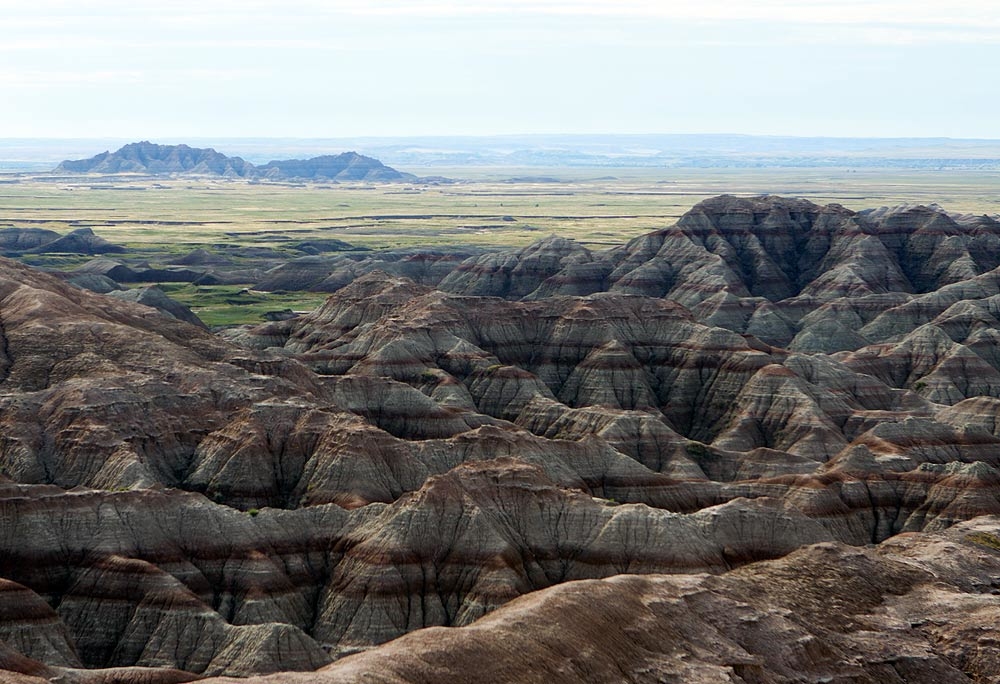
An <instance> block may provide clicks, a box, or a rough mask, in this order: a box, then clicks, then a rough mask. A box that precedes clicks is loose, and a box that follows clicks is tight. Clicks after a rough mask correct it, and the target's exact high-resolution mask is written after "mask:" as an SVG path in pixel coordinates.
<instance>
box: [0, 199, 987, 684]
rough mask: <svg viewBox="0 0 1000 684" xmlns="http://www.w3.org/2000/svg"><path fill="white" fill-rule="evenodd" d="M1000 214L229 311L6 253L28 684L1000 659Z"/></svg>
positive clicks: (372, 281)
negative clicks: (109, 286)
mask: <svg viewBox="0 0 1000 684" xmlns="http://www.w3.org/2000/svg"><path fill="white" fill-rule="evenodd" d="M996 227H997V224H996V222H995V221H993V220H992V219H990V218H988V217H979V218H970V217H954V216H951V215H948V214H947V213H945V212H943V211H942V210H940V209H937V208H933V207H932V208H926V207H906V208H902V209H898V210H893V211H890V210H878V211H871V212H860V213H854V212H851V211H848V210H846V209H844V208H842V207H838V206H828V207H818V206H816V205H813V204H810V203H808V202H805V201H801V200H786V199H781V198H772V197H768V198H751V199H737V198H732V197H723V198H717V199H714V200H709V201H707V202H704V203H702V204H701V205H699V206H698V207H696V208H695V209H694V210H692V212H691V213H689V214H688V215H686V216H685V217H683V218H682V219H681V220H680V221H679V222H678V223H677V225H676V226H672V227H669V228H666V229H663V230H661V231H658V232H656V233H653V234H650V235H648V236H645V237H643V238H639V239H637V240H633V241H632V242H630V243H628V244H627V245H625V246H622V247H620V248H617V249H612V250H610V251H608V252H592V251H590V250H587V249H585V248H583V247H581V246H579V245H575V244H573V243H572V242H570V241H567V240H562V239H559V238H549V239H546V240H544V241H542V242H540V243H538V244H536V245H533V246H531V247H529V248H526V249H521V250H512V251H510V252H509V253H490V254H485V255H484V254H481V253H476V254H469V255H467V257H468V258H465V259H464V260H462V259H456V258H445V257H447V256H448V255H446V254H442V260H441V263H440V264H438V262H434V264H428V263H423V264H414V265H413V266H412V268H413V270H414V273H413V274H411V275H412V277H410V275H408V274H407V273H404V272H403V271H401V270H396V269H392V272H386V271H384V270H381V271H372V270H370V269H359V270H357V271H350V269H347V268H346V266H345V269H346V270H343V271H341V272H340V274H339V276H338V278H340V280H339V281H338V284H337V286H336V287H332V286H331V287H330V289H331V290H335V291H334V292H333V294H331V295H330V296H329V298H328V299H327V300H326V302H325V303H324V304H323V305H322V306H321V307H319V308H318V309H316V310H315V311H313V312H312V313H310V314H307V315H303V316H298V317H295V318H291V319H288V320H282V321H275V322H271V323H267V324H265V325H260V326H254V327H245V328H237V329H230V330H228V331H226V332H225V333H224V334H222V335H212V334H210V333H209V332H208V331H206V330H204V329H203V328H200V327H197V326H195V325H191V324H189V323H186V322H184V321H182V320H178V318H177V317H173V316H171V315H167V314H165V313H164V312H162V311H160V310H159V309H157V308H155V306H156V301H155V297H154V298H152V299H151V298H141V297H140V298H137V300H136V301H134V302H130V301H125V300H123V299H121V298H114V297H110V296H105V295H100V294H96V293H93V292H89V291H85V290H83V289H80V288H78V287H74V286H73V285H71V284H69V283H67V282H65V281H63V280H61V279H59V278H56V277H54V276H50V275H45V274H42V273H39V272H37V271H34V270H32V269H29V268H27V267H24V266H21V265H18V264H16V263H14V262H11V261H7V260H0V330H2V336H0V468H2V477H0V680H3V681H11V682H18V683H22V682H23V683H25V684H26V683H28V682H31V684H41V683H42V682H44V681H66V682H81V683H88V684H89V683H95V684H96V683H98V682H136V683H139V682H150V683H156V682H163V683H168V682H170V683H172V682H184V681H193V680H196V679H203V678H211V679H209V681H213V682H221V681H232V680H223V679H216V678H220V677H247V676H254V677H256V676H258V675H271V678H270V679H263V680H259V681H262V682H263V681H268V682H298V681H302V682H306V681H320V682H331V683H333V682H361V681H379V682H414V683H416V682H447V681H455V682H465V681H483V682H486V681H490V682H524V681H539V682H541V681H546V682H549V681H555V682H561V681H566V682H574V681H582V680H585V681H598V682H600V681H608V682H611V681H623V680H624V681H637V682H646V681H649V682H654V681H655V682H663V681H666V682H720V681H731V682H791V681H855V682H996V681H1000V660H998V658H997V654H996V649H995V645H996V643H997V639H998V638H1000V633H998V627H997V624H998V620H997V618H998V617H1000V598H998V597H1000V517H998V516H1000V419H998V416H1000V352H998V351H997V345H996V337H997V335H1000V305H998V303H997V301H1000V276H997V273H996V271H997V270H998V264H1000V242H998V240H1000V233H998V231H997V230H996ZM342 256H343V255H338V258H340V257H342ZM452 256H453V254H452ZM210 257H211V255H208V256H207V257H206V255H204V254H198V255H193V257H192V259H190V261H193V262H199V263H204V262H205V261H206V259H209V258H210ZM311 258H314V257H311ZM343 258H345V259H348V260H350V258H349V257H346V256H343ZM363 260H381V261H382V262H383V263H387V264H398V263H400V261H402V260H398V259H396V260H393V259H392V258H389V257H384V256H382V257H380V255H376V254H368V255H359V257H358V260H357V261H352V263H355V264H357V263H361V262H362V261H363ZM368 263H370V262H368ZM324 268H325V267H324ZM398 268H402V267H398ZM407 268H409V267H407ZM421 269H422V270H421ZM321 271H323V268H317V269H316V272H317V273H320V272H321ZM81 275H84V274H77V276H78V277H79V276H81ZM85 275H87V276H88V277H90V278H91V279H94V278H97V277H99V274H97V273H93V272H92V273H88V274H85ZM272 275H274V276H275V277H278V276H279V275H280V274H278V273H275V274H272ZM328 276H329V274H327V275H323V276H322V277H323V278H327V277H328ZM153 294H155V293H153ZM118 297H121V295H118ZM144 301H147V302H149V303H151V304H153V305H154V307H150V306H144V305H143V302H144ZM161 304H162V302H161ZM295 672H299V673H301V674H294V673H295ZM251 681H257V680H251Z"/></svg>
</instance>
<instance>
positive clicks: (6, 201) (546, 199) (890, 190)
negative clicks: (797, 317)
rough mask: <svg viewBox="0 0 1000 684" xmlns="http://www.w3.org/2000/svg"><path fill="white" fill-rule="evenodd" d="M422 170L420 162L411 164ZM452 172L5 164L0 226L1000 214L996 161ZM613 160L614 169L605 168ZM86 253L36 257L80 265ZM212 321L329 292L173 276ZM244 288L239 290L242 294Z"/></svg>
mask: <svg viewBox="0 0 1000 684" xmlns="http://www.w3.org/2000/svg"><path fill="white" fill-rule="evenodd" d="M413 171H415V172H416V173H418V174H420V173H421V170H420V169H415V170H413ZM425 172H426V173H428V174H430V173H433V174H435V175H445V176H451V177H454V178H459V177H460V178H461V179H462V180H461V181H459V182H454V183H447V184H386V185H368V184H361V183H358V184H322V183H320V184H277V183H260V184H251V183H247V182H246V181H228V180H210V179H183V180H156V181H152V180H149V179H140V178H134V179H133V178H127V177H118V178H115V179H111V180H109V179H106V178H100V177H92V178H91V177H82V178H74V179H69V178H60V179H55V178H52V177H47V176H31V175H20V176H17V175H7V176H0V228H3V227H8V226H18V227H28V226H34V227H40V228H48V229H51V230H55V231H57V232H59V233H65V232H68V231H70V230H73V229H76V228H80V227H85V226H86V227H90V228H92V229H93V230H94V232H95V233H97V234H98V235H100V236H101V237H103V238H105V239H107V240H109V241H111V242H113V243H116V244H121V245H124V246H126V247H128V248H129V250H130V252H133V253H139V254H142V255H143V256H144V257H145V258H148V259H149V260H150V261H151V262H153V263H158V262H160V263H163V262H165V261H166V260H167V258H168V257H169V256H175V255H178V254H182V253H187V252H189V251H191V250H192V249H194V248H196V247H213V246H262V247H264V246H266V247H271V248H276V249H278V250H282V251H287V253H288V255H289V257H294V256H300V255H301V253H300V252H297V251H295V250H294V249H291V247H292V246H293V245H295V244H296V243H299V242H302V241H305V240H310V239H317V238H337V239H340V240H344V241H346V242H348V243H351V244H353V245H357V246H362V247H369V248H372V249H382V248H392V247H413V246H435V245H459V244H473V245H482V246H497V247H499V246H504V247H511V246H520V245H527V244H529V243H531V242H533V241H535V240H538V239H540V238H542V237H545V236H547V235H551V234H556V235H561V236H565V237H570V238H573V239H575V240H578V241H579V242H581V243H583V244H585V245H587V246H588V247H591V248H595V249H601V248H606V247H610V246H613V245H618V244H621V243H623V242H625V241H626V240H628V239H629V238H632V237H635V236H637V235H641V234H643V233H647V232H649V231H652V230H656V229H659V228H662V227H664V226H667V225H670V224H671V223H673V222H674V221H676V219H677V218H678V217H679V216H681V215H682V214H683V213H684V212H686V211H687V210H688V209H690V208H691V207H692V206H693V205H694V204H696V203H697V202H699V201H701V200H703V199H705V198H707V197H712V196H715V195H719V194H723V193H730V194H737V195H756V194H779V195H787V196H796V197H805V198H807V199H810V200H812V201H814V202H817V203H828V202H838V203H840V204H843V205H844V206H846V207H848V208H852V209H864V208H871V207H879V206H884V205H890V206H891V205H898V204H902V203H924V204H929V203H937V204H940V205H941V206H943V207H944V208H946V209H947V210H949V211H955V212H962V213H977V214H982V213H985V214H1000V193H998V192H997V188H1000V173H998V172H996V171H985V170H984V171H981V172H970V171H929V170H922V171H905V172H904V171H896V170H892V171H880V170H873V169H858V170H852V169H704V170H699V169H683V170H678V169H607V168H603V169H584V168H574V169H566V168H560V169H538V168H532V169H512V168H502V169H498V168H481V169H478V168H468V167H463V168H461V169H455V170H443V169H439V168H436V169H433V171H431V170H426V171H425ZM609 173H613V174H614V175H613V176H609V175H608V174H609ZM86 260H87V257H82V256H81V257H76V256H60V255H44V256H39V257H32V258H31V259H30V263H33V264H35V265H40V266H45V267H49V268H63V269H65V268H72V267H74V266H77V265H79V264H81V263H82V262H84V261H86ZM169 289H170V290H171V292H170V294H171V296H173V297H175V298H176V299H178V300H180V301H183V302H185V303H187V304H189V305H192V306H193V308H194V309H195V311H196V312H197V313H198V314H199V315H201V316H202V317H203V319H205V320H206V322H209V323H210V324H215V325H223V324H232V323H240V322H249V321H253V320H260V319H259V316H260V313H261V312H263V311H268V310H274V309H281V308H286V307H288V308H293V309H296V310H299V309H303V308H309V307H311V306H315V304H316V303H318V302H319V301H322V296H316V295H308V294H305V293H300V294H299V295H267V296H263V295H261V296H259V297H258V300H256V301H249V300H248V298H247V295H239V294H238V290H239V289H240V288H236V290H235V291H229V289H226V288H211V287H209V288H196V287H193V286H184V287H177V286H170V288H169ZM241 297H242V299H241Z"/></svg>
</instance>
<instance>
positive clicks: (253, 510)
mask: <svg viewBox="0 0 1000 684" xmlns="http://www.w3.org/2000/svg"><path fill="white" fill-rule="evenodd" d="M259 513H260V510H259V509H256V508H251V509H250V510H248V511H247V515H249V516H250V517H251V518H256V517H257V514H259Z"/></svg>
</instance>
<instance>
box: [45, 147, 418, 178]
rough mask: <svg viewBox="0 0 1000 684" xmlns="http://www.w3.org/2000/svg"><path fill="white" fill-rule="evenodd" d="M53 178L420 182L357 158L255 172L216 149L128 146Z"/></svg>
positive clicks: (294, 162)
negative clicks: (76, 175) (115, 176)
mask: <svg viewBox="0 0 1000 684" xmlns="http://www.w3.org/2000/svg"><path fill="white" fill-rule="evenodd" d="M53 173H101V174H117V173H140V174H146V175H153V176H161V175H175V174H182V175H202V176H220V177H223V178H247V179H256V178H266V179H269V180H292V179H302V180H324V181H380V182H381V181H400V180H414V179H415V178H416V176H413V175H412V174H408V173H402V172H400V171H397V170H396V169H393V168H391V167H389V166H386V165H385V164H383V163H382V162H380V161H379V160H377V159H372V158H371V157H366V156H364V155H361V154H358V153H357V152H344V153H343V154H338V155H323V156H319V157H313V158H312V159H284V160H276V161H269V162H268V163H267V164H264V165H263V166H259V167H258V166H254V165H253V164H251V163H250V162H248V161H246V160H245V159H243V158H241V157H227V156H226V155H224V154H222V153H221V152H217V151H216V150H214V149H212V148H210V147H209V148H197V147H189V146H187V145H157V144H155V143H151V142H149V141H145V140H144V141H142V142H137V143H129V144H128V145H125V146H124V147H122V148H121V149H119V150H117V151H116V152H102V153H101V154H98V155H95V156H93V157H90V158H89V159H77V160H69V159H67V160H66V161H64V162H62V163H61V164H59V166H57V167H56V168H55V169H54V170H53Z"/></svg>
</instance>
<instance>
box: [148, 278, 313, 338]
mask: <svg viewBox="0 0 1000 684" xmlns="http://www.w3.org/2000/svg"><path fill="white" fill-rule="evenodd" d="M159 287H160V289H161V290H163V291H164V292H166V293H167V295H169V296H170V297H171V298H173V299H176V300H177V301H179V302H181V303H182V304H186V305H187V306H189V307H191V310H192V311H193V312H194V313H195V315H197V316H198V318H200V319H201V320H202V321H204V322H205V325H207V326H209V327H226V326H233V325H246V324H249V323H261V322H263V321H264V320H265V319H264V314H265V313H267V312H269V311H275V310H281V309H291V310H292V311H312V310H313V309H315V308H316V307H318V306H320V305H321V304H322V303H323V302H325V301H326V298H327V296H328V295H326V294H323V293H317V292H283V293H276V292H257V291H252V290H248V289H247V285H192V284H190V283H162V284H160V285H159Z"/></svg>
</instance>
